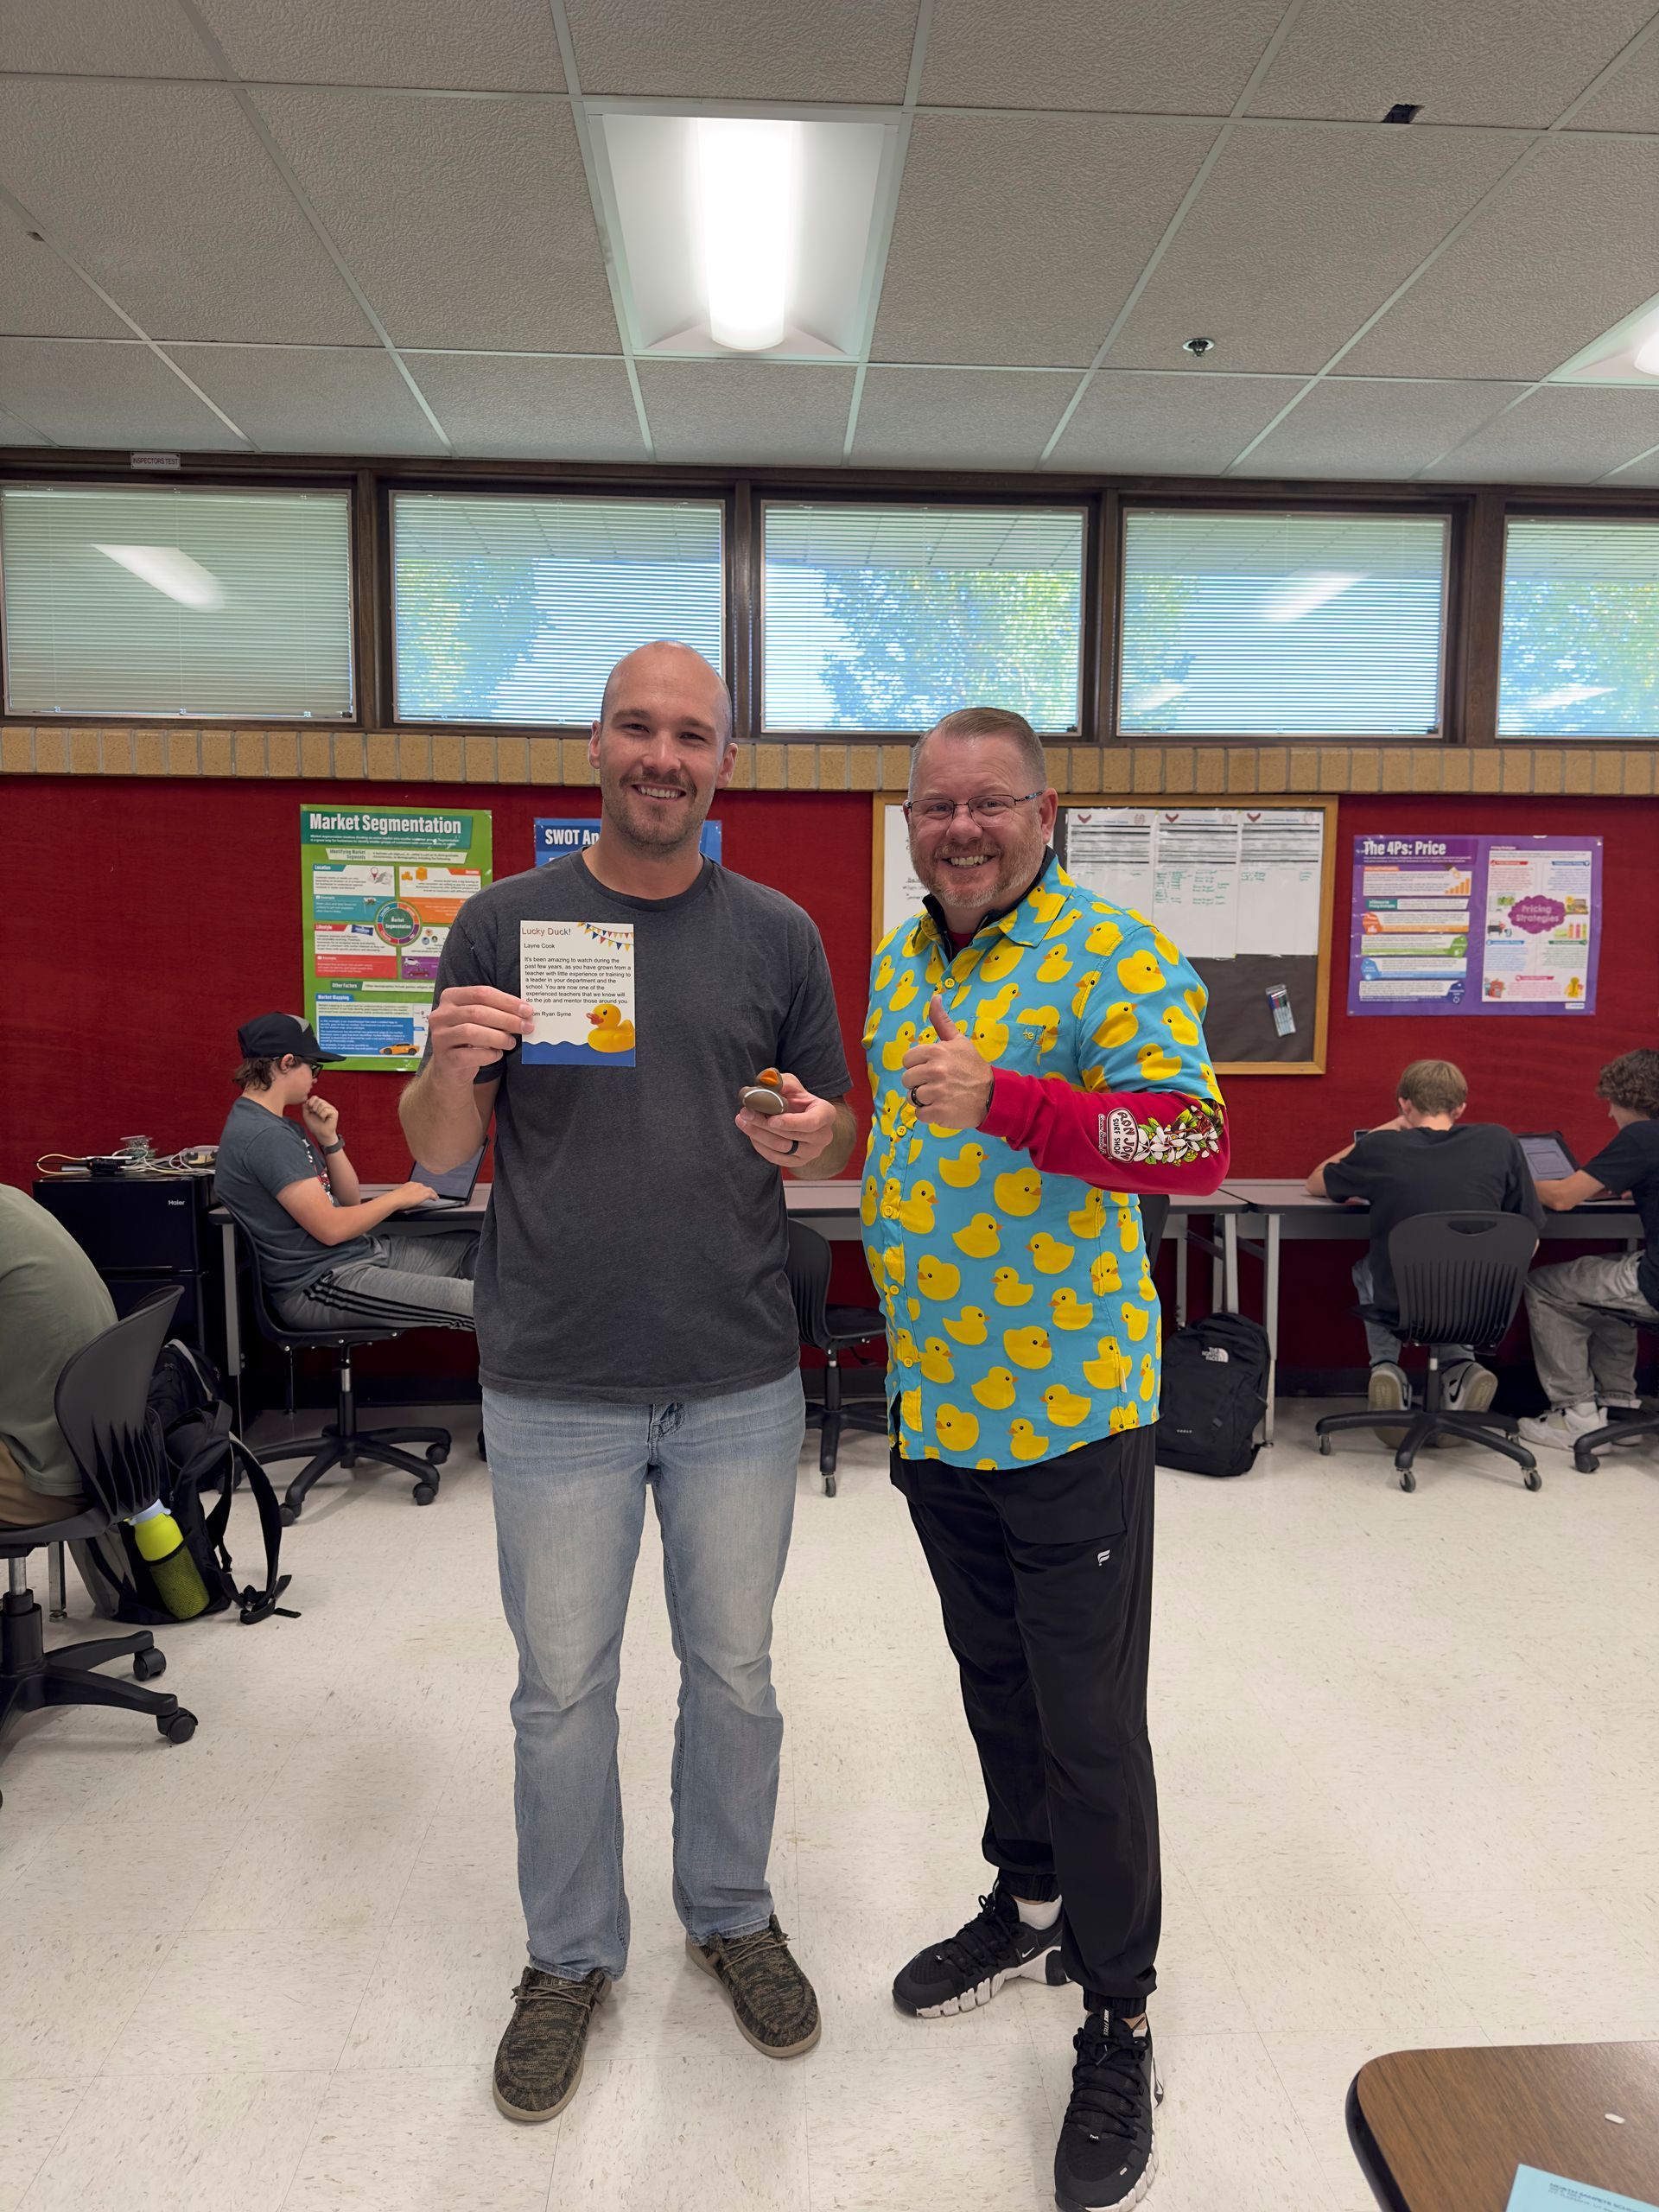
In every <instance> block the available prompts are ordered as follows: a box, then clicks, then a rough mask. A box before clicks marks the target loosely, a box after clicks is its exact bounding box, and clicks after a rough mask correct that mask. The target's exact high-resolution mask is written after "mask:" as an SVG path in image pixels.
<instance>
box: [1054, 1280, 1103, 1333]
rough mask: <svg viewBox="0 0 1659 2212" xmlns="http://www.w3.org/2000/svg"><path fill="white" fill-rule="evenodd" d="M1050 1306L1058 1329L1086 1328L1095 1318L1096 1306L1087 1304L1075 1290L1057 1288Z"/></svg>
mask: <svg viewBox="0 0 1659 2212" xmlns="http://www.w3.org/2000/svg"><path fill="white" fill-rule="evenodd" d="M1048 1308H1049V1313H1050V1316H1051V1318H1052V1320H1053V1323H1054V1326H1055V1327H1056V1328H1057V1329H1086V1328H1087V1327H1088V1326H1089V1324H1090V1322H1091V1321H1092V1320H1093V1319H1094V1318H1095V1309H1094V1307H1093V1306H1085V1305H1084V1302H1083V1300H1081V1299H1080V1298H1079V1297H1078V1296H1077V1292H1076V1291H1075V1290H1057V1291H1056V1292H1055V1294H1054V1295H1053V1296H1052V1298H1051V1299H1050V1300H1049V1301H1048Z"/></svg>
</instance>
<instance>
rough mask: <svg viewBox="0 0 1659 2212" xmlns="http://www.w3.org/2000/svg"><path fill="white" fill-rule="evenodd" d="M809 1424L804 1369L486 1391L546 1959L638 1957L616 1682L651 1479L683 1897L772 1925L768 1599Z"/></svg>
mask: <svg viewBox="0 0 1659 2212" xmlns="http://www.w3.org/2000/svg"><path fill="white" fill-rule="evenodd" d="M804 1427H805V1414H804V1404H803V1401H802V1395H801V1378H800V1375H799V1373H798V1371H793V1370H792V1371H791V1373H790V1374H788V1375H786V1376H783V1377H782V1378H781V1379H780V1380H779V1381H778V1382H776V1383H765V1384H763V1385H762V1386H761V1387H760V1389H754V1390H741V1391H737V1392H734V1394H733V1395H731V1396H729V1397H720V1398H699V1399H692V1400H688V1401H686V1402H683V1403H678V1404H672V1403H665V1404H661V1405H608V1404H604V1403H601V1402H598V1401H596V1400H592V1399H582V1400H576V1399H561V1398H531V1397H520V1396H518V1395H509V1394H508V1393H506V1392H505V1391H500V1390H491V1389H486V1391H485V1393H484V1433H485V1438H486V1446H487V1449H488V1452H489V1464H490V1478H491V1483H492V1485H493V1491H494V1497H495V1529H496V1548H497V1554H498V1557H499V1564H500V1570H501V1597H502V1602H503V1604H504V1605H505V1609H506V1615H507V1621H508V1624H509V1625H510V1626H511V1628H512V1633H513V1637H514V1639H515V1641H516V1642H517V1643H518V1689H517V1691H516V1692H515V1694H514V1696H513V1700H512V1720H513V1727H514V1730H515V1732H516V1746H515V1759H516V1781H515V1788H514V1806H515V1809H516V1813H517V1817H518V1891H519V1895H520V1897H522V1899H523V1901H524V1923H525V1927H526V1929H527V1932H528V1936H529V1948H530V1961H531V1965H532V1966H537V1967H543V1968H545V1969H546V1971H547V1972H549V1973H550V1974H564V1975H569V1976H570V1977H572V1978H573V1979H579V1978H580V1977H581V1976H582V1975H583V1974H589V1973H591V1972H592V1971H593V1969H594V1967H602V1968H603V1970H604V1971H605V1972H606V1973H607V1974H610V1975H612V1976H616V1975H619V1974H621V1973H622V1972H623V1970H624V1968H625V1967H626V1965H627V1959H628V1900H627V1893H626V1889H625V1888H624V1886H623V1878H622V1792H621V1783H620V1777H619V1775H618V1772H617V1761H616V1746H617V1721H616V1688H617V1682H618V1681H619V1679H620V1653H621V1649H622V1630H623V1625H624V1623H625V1621H626V1615H627V1607H628V1592H629V1589H630V1586H632V1581H633V1570H634V1565H635V1562H636V1560H638V1558H639V1538H640V1535H641V1532H642V1530H643V1529H644V1527H645V1492H646V1491H647V1490H650V1491H652V1493H653V1495H654V1497H655V1502H656V1507H657V1518H658V1524H659V1525H660V1527H661V1529H662V1536H663V1586H664V1594H665V1595H666V1598H667V1600H668V1618H669V1625H670V1627H671V1630H672V1632H673V1637H674V1651H675V1656H676V1657H677V1659H678V1660H679V1662H680V1702H679V1716H678V1719H677V1722H676V1725H675V1730H674V1764H673V1770H672V1777H671V1789H672V1799H673V1808H674V1904H675V1907H676V1910H677V1911H678V1913H679V1916H680V1918H681V1920H682V1922H683V1923H684V1926H685V1929H686V1932H687V1933H688V1934H689V1935H690V1936H692V1937H694V1938H695V1940H696V1942H699V1943H706V1942H708V1941H709V1938H710V1937H711V1936H746V1935H751V1934H753V1932H754V1931H755V1930H756V1929H761V1928H764V1927H765V1926H766V1923H767V1921H768V1920H769V1919H770V1917H771V1916H772V1892H771V1891H770V1890H769V1889H768V1887H767V1886H766V1859H767V1854H768V1853H769V1852H770V1850H771V1847H772V1816H773V1814H774V1811H775V1809H776V1807H777V1802H778V1759H779V1749H780V1747H781V1745H782V1743H783V1734H784V1724H783V1720H782V1719H781V1717H780V1716H779V1711H778V1700H777V1698H776V1697H775V1696H774V1694H773V1693H772V1601H773V1599H775V1598H776V1596H777V1594H778V1586H779V1582H780V1581H781V1580H782V1579H783V1572H784V1560H785V1555H786V1554H787V1552H788V1549H789V1532H790V1524H791V1521H792V1519H793V1517H794V1511H795V1470H796V1464H797V1461H798V1459H799V1457H800V1449H801V1439H802V1436H803V1433H804Z"/></svg>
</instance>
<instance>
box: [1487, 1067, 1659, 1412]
mask: <svg viewBox="0 0 1659 2212" xmlns="http://www.w3.org/2000/svg"><path fill="white" fill-rule="evenodd" d="M1596 1096H1597V1097H1598V1098H1605V1100H1606V1102H1607V1116H1608V1119H1609V1120H1610V1121H1611V1122H1612V1124H1613V1127H1614V1130H1615V1135H1614V1137H1613V1140H1612V1141H1611V1144H1607V1145H1604V1146H1603V1147H1602V1149H1601V1150H1600V1151H1599V1153H1598V1154H1596V1156H1595V1158H1594V1159H1593V1160H1590V1161H1589V1162H1587V1164H1586V1166H1583V1167H1580V1168H1579V1169H1578V1170H1576V1172H1575V1173H1573V1174H1571V1175H1562V1176H1559V1177H1557V1178H1555V1179H1553V1180H1551V1181H1548V1182H1541V1183H1540V1184H1539V1185H1538V1195H1539V1197H1540V1198H1541V1199H1542V1200H1543V1202H1544V1204H1545V1205H1547V1206H1548V1208H1549V1210H1550V1211H1551V1212H1552V1213H1566V1212H1568V1211H1571V1209H1572V1208H1573V1206H1581V1205H1585V1204H1586V1202H1587V1201H1588V1200H1590V1199H1592V1198H1606V1197H1607V1196H1608V1195H1609V1194H1610V1193H1611V1194H1612V1195H1613V1196H1615V1197H1617V1196H1618V1195H1619V1194H1620V1193H1622V1192H1626V1191H1628V1192H1630V1197H1631V1198H1633V1199H1634V1200H1635V1202H1636V1207H1637V1211H1638V1212H1639V1213H1640V1215H1641V1217H1642V1234H1643V1240H1644V1242H1643V1249H1642V1250H1641V1251H1639V1252H1629V1251H1625V1252H1599V1253H1595V1254H1592V1255H1591V1257H1590V1258H1588V1259H1586V1260H1568V1261H1567V1262H1565V1264H1564V1265H1562V1266H1560V1267H1558V1268H1535V1270H1534V1272H1533V1273H1532V1274H1530V1275H1529V1276H1528V1278H1527V1319H1528V1321H1529V1323H1530V1324H1531V1327H1532V1354H1533V1357H1534V1359H1535V1361H1536V1362H1537V1366H1538V1380H1539V1381H1540V1382H1541V1383H1542V1384H1543V1386H1544V1389H1545V1390H1546V1391H1547V1392H1548V1397H1549V1411H1548V1413H1547V1414H1541V1416H1540V1417H1539V1418H1538V1419H1537V1420H1535V1421H1522V1424H1521V1434H1522V1436H1523V1437H1524V1438H1525V1440H1527V1442H1528V1443H1529V1444H1552V1445H1554V1446H1556V1447H1557V1449H1559V1450H1560V1451H1565V1452H1570V1451H1571V1450H1572V1448H1573V1445H1574V1444H1575V1443H1576V1442H1577V1440H1578V1439H1579V1437H1580V1436H1581V1435H1583V1434H1584V1433H1586V1431H1587V1430H1589V1429H1592V1428H1600V1427H1603V1426H1604V1425H1605V1421H1606V1420H1607V1409H1608V1408H1616V1407H1621V1406H1634V1405H1636V1404H1637V1402H1638V1400H1637V1393H1636V1349H1637V1338H1636V1332H1637V1324H1638V1323H1648V1324H1649V1325H1652V1326H1653V1327H1655V1328H1659V1052H1650V1051H1648V1050H1646V1049H1643V1050H1642V1051H1640V1052H1626V1053H1625V1054H1624V1056H1623V1057H1622V1058H1619V1059H1617V1060H1610V1061H1609V1062H1608V1063H1607V1065H1606V1066H1605V1068H1603V1070H1602V1071H1601V1073H1600V1075H1599V1076H1598V1077H1597V1078H1596Z"/></svg>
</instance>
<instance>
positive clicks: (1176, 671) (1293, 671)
mask: <svg viewBox="0 0 1659 2212" xmlns="http://www.w3.org/2000/svg"><path fill="white" fill-rule="evenodd" d="M1445 600H1446V519H1445V518H1444V517H1443V516H1439V515H1433V516H1430V515H1402V516H1397V517H1396V516H1384V515H1376V516H1370V515H1336V514H1314V513H1309V512H1300V513H1294V514H1281V513H1267V512H1260V513H1247V512H1238V513H1219V512H1198V511H1195V510H1192V509H1186V510H1184V511H1181V512H1162V513H1159V512H1147V511H1143V510H1131V511H1130V512H1128V513H1127V514H1126V515H1125V517H1124V528H1123V632H1122V638H1123V652H1122V690H1121V692H1120V702H1119V709H1118V728H1119V729H1120V730H1121V731H1122V733H1123V734H1125V735H1126V736H1139V735H1141V734H1143V733H1152V732H1154V731H1155V732H1160V733H1163V732H1171V733H1174V734H1191V735H1195V736H1206V737H1245V736H1256V735H1262V736H1275V737H1288V736H1301V735H1309V736H1332V737H1335V736H1362V735H1364V736H1380V737H1423V736H1433V735H1435V734H1438V733H1439V730H1440V658H1441V642H1442V639H1443V636H1444V632H1445V626H1446V625H1445Z"/></svg>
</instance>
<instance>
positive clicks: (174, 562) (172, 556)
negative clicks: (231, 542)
mask: <svg viewBox="0 0 1659 2212" xmlns="http://www.w3.org/2000/svg"><path fill="white" fill-rule="evenodd" d="M92 550H93V551H94V552H95V553H102V554H103V555H105V557H106V558H107V559H109V560H111V561H114V562H115V563H118V566H120V567H121V568H124V569H130V570H131V572H132V574H133V575H135V576H137V577H139V578H140V579H141V580H142V581H143V582H145V583H147V584H153V585H154V586H155V588H156V590H157V591H162V592H165V593H166V594H167V596H168V598H169V599H176V600H177V601H178V602H179V605H180V606H181V607H195V608H196V609H197V610H198V612H200V613H210V612H211V611H212V610H213V608H214V607H223V606H224V604H225V587H224V585H223V584H222V583H220V582H219V578H218V577H217V576H216V575H213V573H212V571H211V570H210V569H204V568H203V567H202V565H201V563H200V561H193V560H192V559H191V558H190V556H189V555H188V553H184V552H181V550H179V548H178V547H177V546H176V545H94V546H93V548H92Z"/></svg>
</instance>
